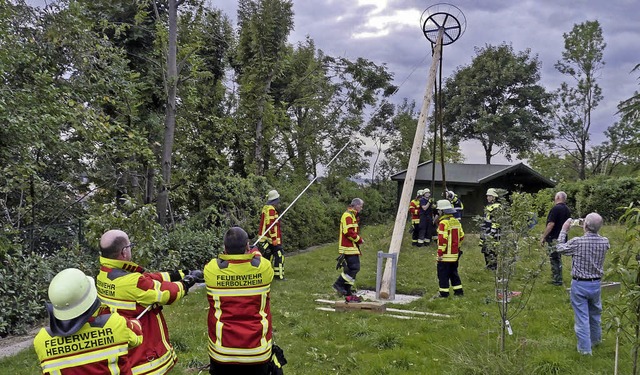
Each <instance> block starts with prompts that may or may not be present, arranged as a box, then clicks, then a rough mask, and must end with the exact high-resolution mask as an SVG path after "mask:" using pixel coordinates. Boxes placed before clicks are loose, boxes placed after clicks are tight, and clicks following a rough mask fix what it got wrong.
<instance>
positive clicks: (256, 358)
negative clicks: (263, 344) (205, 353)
mask: <svg viewBox="0 0 640 375" xmlns="http://www.w3.org/2000/svg"><path fill="white" fill-rule="evenodd" d="M269 343H271V341H269ZM209 356H210V357H211V358H213V359H214V360H216V361H217V362H237V363H256V362H266V361H268V360H269V359H270V358H271V351H270V350H269V347H267V348H266V349H263V350H262V352H261V353H260V354H259V355H253V356H241V355H225V354H221V353H219V352H217V351H216V350H215V349H214V348H213V347H211V346H209Z"/></svg>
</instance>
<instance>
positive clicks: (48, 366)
mask: <svg viewBox="0 0 640 375" xmlns="http://www.w3.org/2000/svg"><path fill="white" fill-rule="evenodd" d="M128 350H129V348H128V346H127V344H120V345H117V346H114V347H111V348H107V349H102V350H92V351H89V352H84V353H79V354H74V355H71V356H65V357H61V358H58V359H50V360H47V361H46V363H42V365H41V367H42V370H43V371H44V372H47V371H54V370H60V369H64V368H68V367H76V366H81V365H85V364H88V363H93V362H98V361H104V360H109V359H112V358H117V357H118V356H121V355H123V354H124V353H126V352H127V351H128Z"/></svg>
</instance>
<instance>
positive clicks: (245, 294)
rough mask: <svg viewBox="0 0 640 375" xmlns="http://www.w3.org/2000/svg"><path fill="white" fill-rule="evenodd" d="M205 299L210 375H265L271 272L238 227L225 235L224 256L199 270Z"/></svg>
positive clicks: (268, 352)
mask: <svg viewBox="0 0 640 375" xmlns="http://www.w3.org/2000/svg"><path fill="white" fill-rule="evenodd" d="M204 279H205V283H206V284H207V299H208V300H209V317H208V327H209V358H210V373H211V374H216V375H225V374H230V375H235V374H266V373H267V372H266V371H267V368H268V366H269V362H270V361H271V353H272V346H273V339H272V327H271V302H270V290H271V281H272V280H273V269H272V267H271V264H270V262H269V261H268V260H266V259H265V258H263V257H262V256H261V255H260V252H259V251H257V250H255V251H252V250H251V249H250V247H249V236H248V235H247V233H246V232H245V231H244V230H243V229H242V228H240V227H233V228H231V229H229V230H228V231H227V233H225V235H224V253H223V254H220V255H219V256H218V258H217V259H213V260H211V261H210V262H209V263H208V264H207V265H206V266H205V268H204Z"/></svg>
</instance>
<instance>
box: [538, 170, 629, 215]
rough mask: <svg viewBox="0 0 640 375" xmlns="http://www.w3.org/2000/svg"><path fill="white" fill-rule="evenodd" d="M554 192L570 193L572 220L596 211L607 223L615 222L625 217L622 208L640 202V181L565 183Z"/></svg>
mask: <svg viewBox="0 0 640 375" xmlns="http://www.w3.org/2000/svg"><path fill="white" fill-rule="evenodd" d="M547 190H550V189H547ZM554 190H555V191H560V190H563V191H564V192H566V193H567V197H568V198H567V200H568V202H567V205H568V206H569V208H571V213H572V216H573V217H585V216H586V215H587V214H588V213H590V212H597V213H599V214H600V215H601V216H602V217H603V218H604V219H605V220H607V221H615V220H617V219H618V218H619V217H620V215H621V214H622V210H621V207H627V206H629V205H630V204H631V203H634V202H639V201H640V178H631V177H619V178H606V177H597V178H593V179H589V180H584V181H576V182H568V183H563V184H560V185H558V186H556V188H555V189H554Z"/></svg>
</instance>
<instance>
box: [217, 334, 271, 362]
mask: <svg viewBox="0 0 640 375" xmlns="http://www.w3.org/2000/svg"><path fill="white" fill-rule="evenodd" d="M271 343H272V340H268V341H267V340H266V339H265V340H264V344H262V343H261V345H260V346H259V347H257V348H231V347H226V346H222V345H220V344H213V343H212V342H211V339H209V345H210V346H211V349H212V350H213V351H214V352H216V353H218V354H220V355H235V356H245V357H246V356H254V358H255V356H257V355H262V354H264V353H265V352H268V351H269V348H271Z"/></svg>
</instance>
